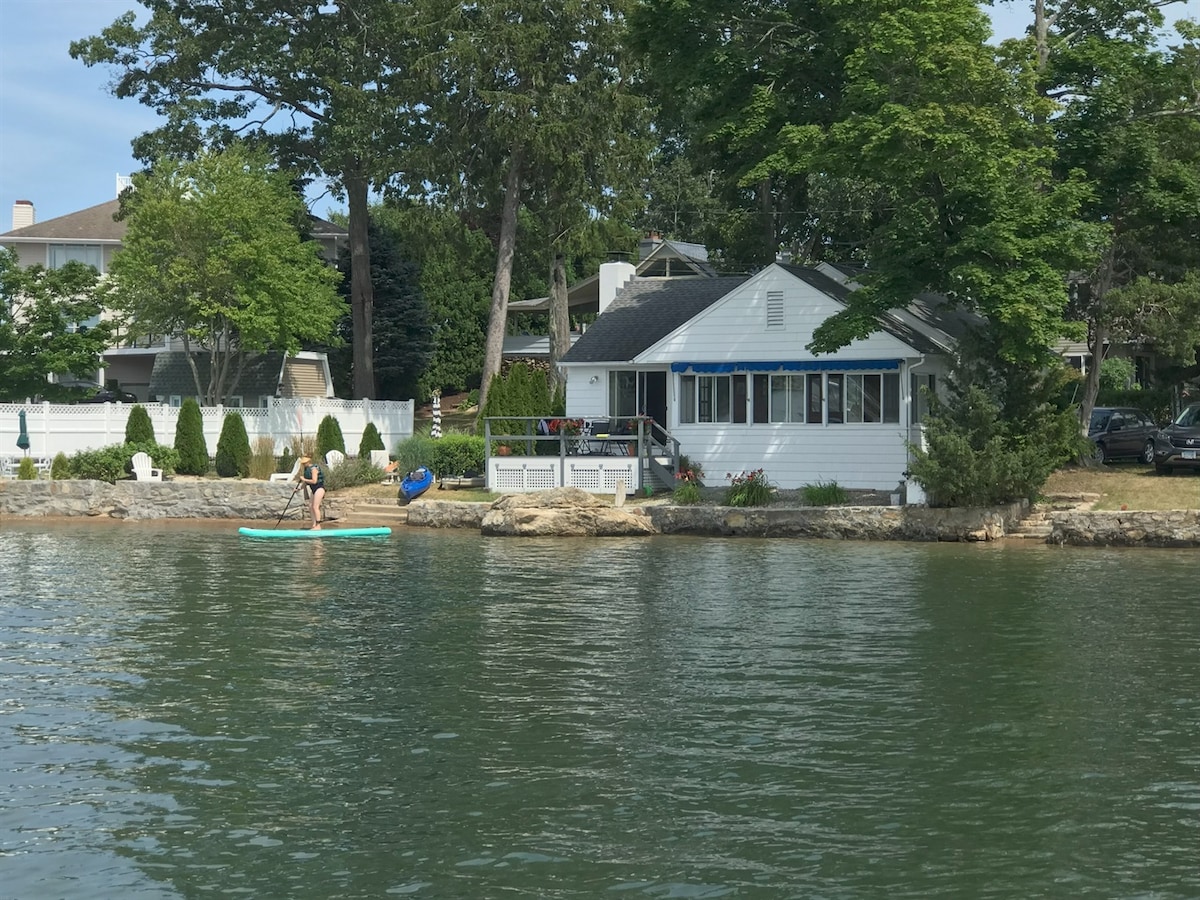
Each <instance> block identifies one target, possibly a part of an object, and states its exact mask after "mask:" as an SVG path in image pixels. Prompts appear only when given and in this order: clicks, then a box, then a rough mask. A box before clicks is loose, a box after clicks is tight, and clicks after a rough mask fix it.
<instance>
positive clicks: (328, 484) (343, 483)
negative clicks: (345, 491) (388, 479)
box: [322, 455, 383, 491]
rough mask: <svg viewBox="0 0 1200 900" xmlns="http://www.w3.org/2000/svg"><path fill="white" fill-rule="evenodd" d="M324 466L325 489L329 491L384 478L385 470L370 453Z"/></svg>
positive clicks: (374, 482) (373, 482)
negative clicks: (372, 460)
mask: <svg viewBox="0 0 1200 900" xmlns="http://www.w3.org/2000/svg"><path fill="white" fill-rule="evenodd" d="M322 468H323V469H324V472H325V489H326V490H328V491H336V490H340V489H341V488H348V487H356V486H357V485H360V484H378V483H379V482H380V481H381V480H382V478H383V470H382V469H380V468H379V466H376V465H374V464H373V463H372V462H371V458H370V456H369V455H368V456H366V457H358V458H357V459H345V460H343V461H342V462H340V463H338V464H337V465H336V466H323V467H322Z"/></svg>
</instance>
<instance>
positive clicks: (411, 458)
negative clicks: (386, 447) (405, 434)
mask: <svg viewBox="0 0 1200 900" xmlns="http://www.w3.org/2000/svg"><path fill="white" fill-rule="evenodd" d="M444 440H446V438H439V439H438V440H436V441H435V440H434V439H433V438H431V437H430V436H429V435H427V434H414V435H413V436H412V437H410V438H405V439H404V440H402V441H401V442H400V443H399V444H397V445H396V461H397V462H398V463H399V466H398V470H399V471H400V473H401V474H403V473H405V472H411V471H412V470H413V469H415V468H417V467H418V466H428V467H429V468H431V469H433V470H434V471H435V472H436V471H437V469H436V468H434V466H433V455H434V452H435V451H434V445H435V444H438V443H441V442H442V441H444Z"/></svg>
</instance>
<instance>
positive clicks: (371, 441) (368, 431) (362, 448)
mask: <svg viewBox="0 0 1200 900" xmlns="http://www.w3.org/2000/svg"><path fill="white" fill-rule="evenodd" d="M384 449H386V448H385V447H384V446H383V438H381V437H380V436H379V429H378V428H376V427H375V423H374V422H368V423H367V427H366V428H364V429H363V433H362V438H361V439H360V440H359V442H358V455H359V456H362V457H365V458H367V459H370V458H371V451H372V450H384Z"/></svg>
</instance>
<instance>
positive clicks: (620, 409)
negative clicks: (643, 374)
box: [608, 369, 638, 418]
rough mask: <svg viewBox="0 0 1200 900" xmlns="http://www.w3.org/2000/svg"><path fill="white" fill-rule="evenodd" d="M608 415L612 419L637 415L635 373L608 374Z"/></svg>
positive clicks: (631, 371) (628, 371)
mask: <svg viewBox="0 0 1200 900" xmlns="http://www.w3.org/2000/svg"><path fill="white" fill-rule="evenodd" d="M608 414H609V416H611V417H613V418H617V417H618V416H636V415H637V414H638V396H637V372H635V371H633V370H632V369H627V370H624V371H614V372H609V373H608Z"/></svg>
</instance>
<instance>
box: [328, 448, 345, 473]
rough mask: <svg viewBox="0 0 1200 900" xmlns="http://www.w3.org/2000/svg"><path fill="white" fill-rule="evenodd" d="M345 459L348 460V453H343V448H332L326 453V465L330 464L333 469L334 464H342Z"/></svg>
mask: <svg viewBox="0 0 1200 900" xmlns="http://www.w3.org/2000/svg"><path fill="white" fill-rule="evenodd" d="M345 461H346V454H345V453H343V452H342V451H341V450H330V451H329V452H328V453H326V454H325V465H327V466H329V468H331V469H332V468H333V467H334V466H340V465H341V464H342V463H344V462H345Z"/></svg>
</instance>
